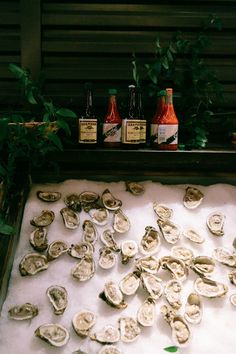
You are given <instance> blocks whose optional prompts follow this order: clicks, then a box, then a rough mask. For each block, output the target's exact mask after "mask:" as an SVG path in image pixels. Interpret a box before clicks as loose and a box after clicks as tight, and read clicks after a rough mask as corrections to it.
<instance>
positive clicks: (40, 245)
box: [30, 227, 48, 252]
mask: <svg viewBox="0 0 236 354" xmlns="http://www.w3.org/2000/svg"><path fill="white" fill-rule="evenodd" d="M30 244H31V246H32V247H33V248H34V249H35V250H36V251H39V252H40V251H45V250H46V249H47V248H48V239H47V229H46V227H36V228H35V229H34V231H32V232H31V234H30Z"/></svg>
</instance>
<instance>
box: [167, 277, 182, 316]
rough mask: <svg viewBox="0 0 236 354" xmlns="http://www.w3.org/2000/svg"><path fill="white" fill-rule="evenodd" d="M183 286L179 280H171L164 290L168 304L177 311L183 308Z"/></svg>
mask: <svg viewBox="0 0 236 354" xmlns="http://www.w3.org/2000/svg"><path fill="white" fill-rule="evenodd" d="M182 289H183V287H182V284H181V282H180V281H179V280H177V279H172V280H169V281H168V282H167V283H166V285H165V288H164V295H165V298H166V300H167V301H168V303H169V304H170V306H171V307H173V308H174V309H175V310H179V309H180V307H181V306H182V303H181V292H182Z"/></svg>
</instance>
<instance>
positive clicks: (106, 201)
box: [101, 189, 122, 210]
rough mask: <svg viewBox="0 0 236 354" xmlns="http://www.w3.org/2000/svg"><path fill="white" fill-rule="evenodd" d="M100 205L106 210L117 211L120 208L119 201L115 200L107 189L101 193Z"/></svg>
mask: <svg viewBox="0 0 236 354" xmlns="http://www.w3.org/2000/svg"><path fill="white" fill-rule="evenodd" d="M101 199H102V203H103V205H104V207H105V208H107V209H108V210H117V209H119V208H120V207H121V206H122V201H121V200H119V199H116V198H115V197H114V196H113V195H112V194H111V192H110V191H109V189H105V190H104V192H103V193H102V197H101Z"/></svg>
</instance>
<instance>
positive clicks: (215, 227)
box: [206, 211, 225, 236]
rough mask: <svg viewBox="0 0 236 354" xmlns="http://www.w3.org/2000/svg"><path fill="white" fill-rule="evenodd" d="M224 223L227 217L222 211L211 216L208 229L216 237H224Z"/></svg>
mask: <svg viewBox="0 0 236 354" xmlns="http://www.w3.org/2000/svg"><path fill="white" fill-rule="evenodd" d="M224 222H225V215H224V214H223V213H221V212H220V211H219V212H213V213H211V214H209V215H208V217H207V221H206V223H207V227H208V229H209V230H210V231H211V233H212V234H213V235H215V236H223V235H224V230H223V228H224Z"/></svg>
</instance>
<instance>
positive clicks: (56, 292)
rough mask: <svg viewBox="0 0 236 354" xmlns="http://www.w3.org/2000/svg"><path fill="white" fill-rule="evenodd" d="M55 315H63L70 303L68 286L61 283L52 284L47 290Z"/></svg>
mask: <svg viewBox="0 0 236 354" xmlns="http://www.w3.org/2000/svg"><path fill="white" fill-rule="evenodd" d="M46 294H47V296H48V298H49V300H50V302H51V304H52V306H53V310H54V313H55V315H62V314H63V313H64V311H65V309H66V307H67V304H68V294H67V290H66V288H64V287H63V286H59V285H52V286H50V287H49V288H48V289H47V292H46Z"/></svg>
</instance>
